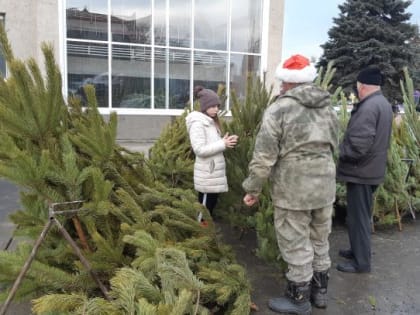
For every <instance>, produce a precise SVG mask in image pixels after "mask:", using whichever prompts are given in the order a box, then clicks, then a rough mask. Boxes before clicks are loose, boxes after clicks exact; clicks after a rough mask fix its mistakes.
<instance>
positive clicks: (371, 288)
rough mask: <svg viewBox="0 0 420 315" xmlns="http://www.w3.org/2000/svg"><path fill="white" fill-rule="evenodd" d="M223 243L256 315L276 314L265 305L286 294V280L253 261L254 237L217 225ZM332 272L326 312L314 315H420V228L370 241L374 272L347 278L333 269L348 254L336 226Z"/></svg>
mask: <svg viewBox="0 0 420 315" xmlns="http://www.w3.org/2000/svg"><path fill="white" fill-rule="evenodd" d="M217 224H218V225H219V226H220V227H221V229H222V233H223V237H224V240H225V242H226V243H228V244H230V245H231V246H232V247H233V249H234V250H235V252H236V254H237V259H238V262H239V263H241V264H242V265H243V266H245V267H246V269H247V271H248V275H249V277H250V281H251V283H252V287H253V293H252V300H253V302H254V303H256V304H257V306H258V307H259V311H258V312H255V313H254V314H256V315H272V314H277V313H274V312H272V311H270V310H269V308H268V307H267V300H268V299H269V298H270V297H276V296H280V295H282V294H283V292H284V287H285V279H284V277H283V276H282V274H281V273H279V271H278V270H277V269H276V268H274V267H272V266H269V265H267V264H266V263H265V262H264V261H262V260H261V259H259V258H257V257H256V256H255V255H254V254H253V251H254V249H255V248H256V240H255V233H254V232H253V231H249V232H247V233H246V234H245V235H243V236H242V239H239V235H240V233H239V231H237V230H235V229H232V228H230V227H229V226H228V225H227V224H224V223H217ZM330 245H331V248H330V255H331V260H332V268H331V270H330V282H329V287H328V297H329V303H328V308H327V309H325V310H322V309H316V308H313V311H312V314H313V315H321V314H323V315H365V314H366V315H367V314H375V315H396V314H398V315H419V314H420V222H419V221H413V220H411V219H409V220H408V221H407V222H406V223H405V224H404V225H403V231H402V232H399V231H398V228H397V226H395V227H391V228H389V229H387V230H382V231H377V232H376V233H374V234H373V235H372V250H373V255H372V262H373V266H372V272H371V273H370V274H346V273H342V272H339V271H337V270H336V269H335V266H336V264H337V263H338V262H340V261H342V260H343V258H341V257H338V249H339V248H347V247H348V241H347V231H346V228H345V227H344V226H343V225H339V224H335V225H334V227H333V232H332V234H331V236H330Z"/></svg>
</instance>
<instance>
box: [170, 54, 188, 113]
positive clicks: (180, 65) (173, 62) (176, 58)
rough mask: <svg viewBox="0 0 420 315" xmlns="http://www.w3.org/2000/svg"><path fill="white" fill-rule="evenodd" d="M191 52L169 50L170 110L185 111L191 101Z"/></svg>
mask: <svg viewBox="0 0 420 315" xmlns="http://www.w3.org/2000/svg"><path fill="white" fill-rule="evenodd" d="M190 62H191V53H190V51H189V50H180V49H171V50H169V108H171V109H184V108H185V107H186V105H187V103H188V101H189V90H190Z"/></svg>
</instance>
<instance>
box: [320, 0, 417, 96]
mask: <svg viewBox="0 0 420 315" xmlns="http://www.w3.org/2000/svg"><path fill="white" fill-rule="evenodd" d="M411 2H412V1H404V0H395V1H394V0H373V1H371V0H361V1H360V0H357V1H356V0H347V1H345V2H344V3H343V4H341V5H339V6H338V7H339V9H340V14H339V17H338V18H334V24H335V25H334V26H333V27H332V28H331V29H330V30H329V32H328V35H329V39H328V41H327V42H326V43H325V44H323V45H321V47H322V48H323V49H324V52H323V55H322V56H321V59H320V61H319V63H318V66H326V65H327V63H328V62H329V61H331V60H333V61H334V62H335V63H334V65H335V67H336V70H337V71H336V75H335V77H334V79H333V82H332V83H333V85H334V86H335V87H338V86H341V87H342V88H343V89H344V91H346V93H350V92H351V91H352V89H353V88H354V84H355V81H356V76H357V73H358V72H359V71H360V70H361V69H362V68H364V67H366V66H369V65H371V64H375V65H378V66H379V67H380V68H381V69H383V71H384V73H385V76H386V81H385V84H384V93H385V95H387V96H388V98H389V99H390V100H392V101H393V100H398V101H401V99H402V97H401V90H400V89H399V81H400V79H401V74H402V69H403V67H404V66H408V67H412V66H413V61H414V58H415V56H416V55H415V51H414V49H413V46H412V45H410V40H412V39H413V37H414V35H415V32H416V28H415V26H414V25H412V24H410V23H409V18H410V16H411V14H410V13H407V12H406V9H407V8H408V7H409V6H410V4H411Z"/></svg>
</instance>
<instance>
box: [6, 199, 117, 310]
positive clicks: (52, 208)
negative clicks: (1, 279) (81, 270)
mask: <svg viewBox="0 0 420 315" xmlns="http://www.w3.org/2000/svg"><path fill="white" fill-rule="evenodd" d="M82 204H83V201H80V200H79V201H69V202H61V203H51V204H50V205H49V207H48V216H49V220H48V222H47V223H46V224H45V226H44V228H43V229H42V232H41V234H40V235H39V237H38V239H37V240H36V242H35V244H34V247H33V248H32V251H31V254H30V255H29V257H28V259H27V260H26V261H25V264H24V265H23V267H22V269H21V271H20V273H19V275H18V277H17V278H16V280H15V282H14V284H13V286H12V289H11V290H10V292H9V295H8V297H7V299H6V301H5V302H4V304H3V306H2V308H1V310H0V315H5V314H6V311H7V309H8V308H9V306H10V303H11V302H12V300H13V297H14V296H15V294H16V291H17V290H18V288H19V286H20V284H21V282H22V280H23V278H24V276H25V274H26V273H27V272H28V270H29V268H30V266H31V264H32V262H33V260H34V259H35V256H36V254H37V252H38V250H39V248H40V246H41V244H42V242H43V241H44V240H45V237H46V236H47V233H48V231H49V230H50V228H51V227H52V226H53V225H54V224H55V225H56V226H57V227H58V230H59V231H60V232H61V234H62V235H63V237H64V238H65V239H66V241H67V242H68V243H69V244H70V246H71V247H72V248H73V251H74V252H75V254H76V255H77V256H78V257H79V259H80V261H81V263H82V264H83V266H84V267H85V268H86V270H87V271H88V272H89V273H90V275H91V276H92V278H93V280H95V282H96V284H97V285H98V287H99V289H100V290H101V291H102V293H103V295H104V297H105V298H106V299H107V300H108V301H109V300H111V298H110V296H109V294H108V290H107V288H106V287H105V286H104V284H103V283H102V282H101V280H100V279H99V277H98V276H97V275H96V273H95V272H94V271H93V270H92V267H91V266H90V263H89V261H88V260H87V259H86V258H85V257H84V256H83V254H82V252H81V250H80V248H79V247H78V246H77V244H76V242H75V241H74V240H73V239H72V238H71V236H70V234H69V233H68V232H67V230H66V229H65V228H64V226H63V225H62V224H61V223H60V221H58V220H57V218H56V215H66V214H70V215H71V214H73V215H74V214H77V213H78V212H79V211H80V210H81V209H80V207H81V205H82ZM74 206H76V208H75V209H66V208H68V207H74ZM62 208H65V210H58V209H62Z"/></svg>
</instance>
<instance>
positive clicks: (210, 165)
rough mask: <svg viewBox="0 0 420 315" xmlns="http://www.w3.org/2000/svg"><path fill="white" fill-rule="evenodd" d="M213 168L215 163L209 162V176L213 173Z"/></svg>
mask: <svg viewBox="0 0 420 315" xmlns="http://www.w3.org/2000/svg"><path fill="white" fill-rule="evenodd" d="M215 166H216V163H215V162H214V160H211V161H210V163H209V172H210V174H211V173H213V171H214V168H215Z"/></svg>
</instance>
